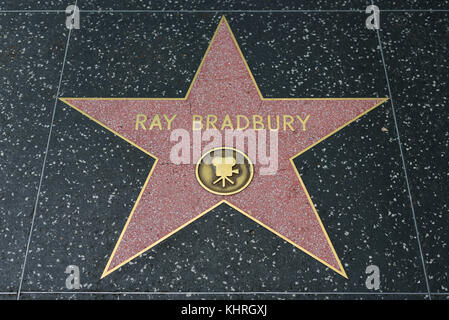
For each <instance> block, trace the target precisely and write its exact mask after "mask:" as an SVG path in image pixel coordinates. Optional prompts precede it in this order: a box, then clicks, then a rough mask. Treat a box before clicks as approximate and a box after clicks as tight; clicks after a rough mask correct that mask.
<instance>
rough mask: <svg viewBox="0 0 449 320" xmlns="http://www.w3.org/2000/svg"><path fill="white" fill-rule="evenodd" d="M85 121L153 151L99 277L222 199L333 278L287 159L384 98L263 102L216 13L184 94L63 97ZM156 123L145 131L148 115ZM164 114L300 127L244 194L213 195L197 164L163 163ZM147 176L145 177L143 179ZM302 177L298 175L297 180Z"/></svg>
mask: <svg viewBox="0 0 449 320" xmlns="http://www.w3.org/2000/svg"><path fill="white" fill-rule="evenodd" d="M61 100H63V101H64V102H65V103H67V104H69V105H70V106H72V107H74V108H75V109H77V110H78V111H80V112H81V113H83V114H84V115H86V116H88V117H89V118H91V119H92V120H94V121H96V122H97V123H99V124H101V125H102V126H104V127H106V128H107V129H109V130H110V131H112V132H114V133H115V134H117V135H118V136H120V137H121V138H123V139H125V140H126V141H128V142H129V143H131V144H133V145H134V146H136V147H138V148H139V149H141V150H143V151H144V152H146V153H148V154H150V155H152V156H154V157H156V158H157V161H156V163H155V165H154V166H153V168H152V170H151V173H150V174H149V176H148V178H147V180H146V182H145V185H144V187H143V188H142V191H141V193H140V195H139V198H138V200H137V201H136V203H135V206H134V208H133V210H132V212H131V214H130V217H129V218H128V221H127V223H126V225H125V227H124V229H123V231H122V234H121V235H120V238H119V239H118V241H117V244H116V247H115V249H114V250H113V252H112V254H111V257H110V259H109V262H108V264H107V266H106V268H105V270H104V273H103V275H102V277H104V276H106V275H108V274H110V273H111V272H113V271H115V270H117V269H118V268H120V267H121V266H122V265H124V264H126V263H127V262H129V261H130V260H132V259H134V258H136V257H137V256H139V255H141V254H142V253H143V252H145V251H146V250H148V249H150V248H151V247H153V246H154V245H156V244H157V243H159V242H161V241H162V240H164V239H166V238H167V237H169V236H170V235H172V234H174V233H175V232H177V231H179V230H180V229H182V228H183V227H185V226H186V225H188V224H190V223H191V222H193V221H194V220H196V219H198V218H199V217H201V216H202V215H204V214H206V213H207V212H208V211H210V210H211V209H212V208H214V207H216V206H217V205H219V204H220V203H223V202H224V203H227V204H228V205H230V206H232V207H233V208H235V209H237V210H238V211H239V212H241V213H242V214H244V215H246V216H247V217H249V218H251V219H253V220H254V221H256V222H257V223H259V224H261V225H262V226H264V227H265V228H267V229H269V230H270V231H272V232H274V233H275V234H277V235H278V236H280V237H282V238H283V239H284V240H286V241H288V242H289V243H291V244H293V245H294V246H296V247H298V248H300V249H301V250H302V251H304V252H306V253H307V254H309V255H310V256H312V257H313V258H315V259H317V260H319V261H320V262H322V263H323V264H325V265H326V266H327V267H329V268H331V269H333V270H334V271H336V272H337V273H339V274H340V275H342V276H344V277H347V275H346V273H345V271H344V269H343V267H342V264H341V262H340V260H339V258H338V256H337V253H336V252H335V250H334V248H333V246H332V243H331V241H330V238H329V236H328V235H327V233H326V231H325V228H324V226H323V224H322V223H321V220H320V218H319V216H318V213H317V212H316V210H315V207H314V205H313V203H312V202H311V200H310V197H309V195H308V193H307V190H306V188H305V186H304V183H303V182H302V180H301V177H300V175H299V173H298V172H297V171H296V168H295V166H294V165H293V163H292V161H291V159H292V158H294V157H295V156H297V155H299V154H300V153H302V152H304V151H306V150H307V149H309V148H311V147H312V146H314V145H316V144H317V143H319V142H320V141H322V140H324V139H325V138H327V137H328V136H330V135H331V134H333V133H335V132H336V131H338V130H340V129H341V128H343V127H344V126H346V125H347V124H349V123H351V122H352V121H354V120H355V119H357V118H359V117H360V116H362V115H363V114H365V113H366V112H368V111H370V110H371V109H373V108H374V107H376V106H378V105H380V104H381V103H383V102H384V101H386V100H387V99H386V98H366V99H365V98H361V99H356V98H353V99H329V98H328V99H326V98H323V99H264V98H263V97H262V95H261V94H260V91H259V89H258V87H257V85H256V83H255V81H254V79H253V77H252V74H251V72H250V70H249V68H248V66H247V65H246V62H245V60H244V58H243V56H242V54H241V52H240V49H239V47H238V44H237V42H236V40H235V38H234V36H233V34H232V31H231V29H230V27H229V25H228V23H227V21H226V19H225V18H224V17H223V18H222V20H221V21H220V24H219V26H218V28H217V31H216V32H215V34H214V37H213V39H212V41H211V44H210V46H209V48H208V50H207V52H206V55H205V57H204V59H203V62H202V64H201V65H200V68H199V70H198V72H197V75H196V76H195V79H194V80H193V82H192V85H191V87H190V89H189V91H188V93H187V95H186V97H185V98H181V99H175V98H174V99H139V98H63V99H61ZM138 114H144V115H148V119H149V120H148V122H146V125H145V126H146V127H145V130H144V129H143V128H139V130H136V115H138ZM155 114H158V115H160V116H161V126H162V130H160V127H158V126H157V125H155V126H154V127H153V128H152V130H150V128H149V127H150V124H151V119H152V115H155ZM164 114H165V115H167V116H168V117H170V116H172V115H174V114H176V118H175V119H174V120H173V122H172V123H171V129H172V130H173V129H176V128H182V129H185V130H188V131H189V132H190V133H192V115H193V114H195V115H202V116H203V117H206V115H208V114H214V115H216V116H217V117H218V118H219V119H223V118H224V117H225V115H226V114H228V115H231V116H236V115H238V114H239V115H246V116H247V117H248V118H251V117H252V115H254V114H257V115H261V116H262V117H264V118H266V117H267V116H268V115H271V116H273V117H274V116H275V115H283V114H293V115H301V116H302V117H303V118H305V117H306V116H307V115H309V119H308V121H307V129H306V130H305V131H304V130H302V127H300V126H299V127H298V126H296V127H295V128H294V131H292V130H290V129H289V128H287V130H279V136H278V137H279V158H278V159H279V169H278V170H277V172H276V174H275V175H260V174H259V173H260V168H261V167H260V165H259V164H257V163H255V165H254V172H255V173H254V177H253V180H252V182H251V183H250V184H249V186H248V187H247V188H246V189H244V190H243V191H241V192H239V193H237V194H234V195H230V196H220V195H215V194H212V193H210V192H208V191H206V190H205V189H203V188H202V187H201V186H200V184H199V183H198V181H197V180H196V176H195V165H196V162H195V161H194V162H192V164H189V165H186V164H184V165H176V164H173V163H172V161H170V150H171V148H172V147H173V145H174V142H171V141H170V134H171V132H172V131H170V130H167V121H166V120H165V119H164V118H163V117H162V115H164ZM150 177H151V178H150ZM298 178H299V179H298Z"/></svg>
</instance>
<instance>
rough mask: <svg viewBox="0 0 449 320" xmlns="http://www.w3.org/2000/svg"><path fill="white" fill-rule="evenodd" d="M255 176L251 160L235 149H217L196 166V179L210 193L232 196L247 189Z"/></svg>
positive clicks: (211, 151)
mask: <svg viewBox="0 0 449 320" xmlns="http://www.w3.org/2000/svg"><path fill="white" fill-rule="evenodd" d="M253 175H254V167H253V164H252V163H251V160H250V159H249V158H248V156H247V155H246V154H244V153H243V152H241V151H239V150H237V149H234V148H227V147H221V148H215V149H212V150H210V151H208V152H206V153H205V154H203V156H202V157H201V158H200V160H199V161H198V163H197V164H196V178H197V180H198V182H199V183H200V185H201V186H202V187H203V188H204V189H206V190H207V191H209V192H212V193H214V194H219V195H225V196H226V195H231V194H235V193H237V192H240V191H242V190H243V189H245V188H246V187H247V186H248V185H249V184H250V182H251V180H252V178H253Z"/></svg>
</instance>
